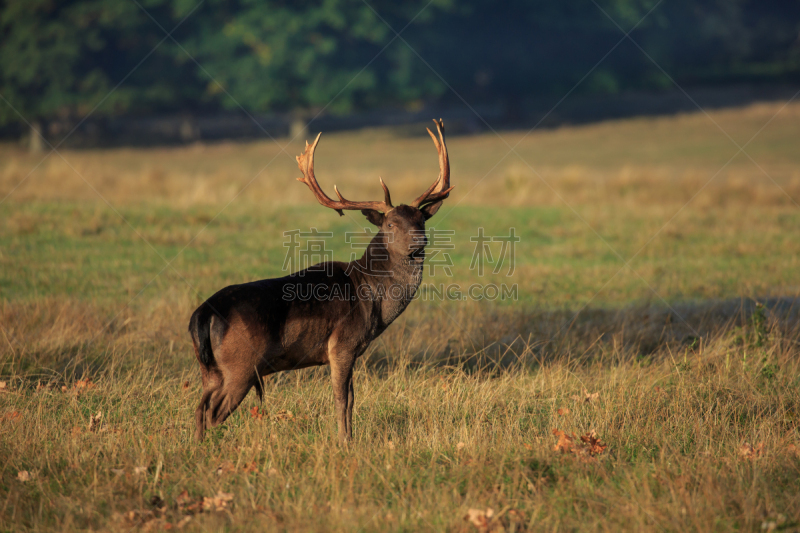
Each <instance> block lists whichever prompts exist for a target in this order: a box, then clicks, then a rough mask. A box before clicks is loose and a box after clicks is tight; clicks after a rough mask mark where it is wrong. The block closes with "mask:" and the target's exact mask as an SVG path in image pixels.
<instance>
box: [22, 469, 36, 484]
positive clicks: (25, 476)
mask: <svg viewBox="0 0 800 533" xmlns="http://www.w3.org/2000/svg"><path fill="white" fill-rule="evenodd" d="M34 477H36V476H34V475H33V474H31V473H30V472H28V471H27V470H20V471H19V472H17V480H19V481H21V482H22V483H27V482H28V481H30V480H32V479H33V478H34Z"/></svg>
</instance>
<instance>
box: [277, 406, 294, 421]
mask: <svg viewBox="0 0 800 533" xmlns="http://www.w3.org/2000/svg"><path fill="white" fill-rule="evenodd" d="M272 418H273V419H274V420H294V415H293V414H292V412H291V411H287V410H286V409H281V410H280V411H278V412H277V413H275V414H274V415H272Z"/></svg>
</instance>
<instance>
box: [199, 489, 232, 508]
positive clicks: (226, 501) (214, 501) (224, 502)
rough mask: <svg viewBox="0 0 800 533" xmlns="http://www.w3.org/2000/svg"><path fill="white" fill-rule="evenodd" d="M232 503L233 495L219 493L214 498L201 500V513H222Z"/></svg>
mask: <svg viewBox="0 0 800 533" xmlns="http://www.w3.org/2000/svg"><path fill="white" fill-rule="evenodd" d="M232 501H233V494H231V493H229V492H222V491H219V492H217V494H216V495H215V496H211V497H208V496H207V497H205V498H203V511H207V512H210V511H224V510H225V509H227V508H228V506H229V505H230V504H231V502H232Z"/></svg>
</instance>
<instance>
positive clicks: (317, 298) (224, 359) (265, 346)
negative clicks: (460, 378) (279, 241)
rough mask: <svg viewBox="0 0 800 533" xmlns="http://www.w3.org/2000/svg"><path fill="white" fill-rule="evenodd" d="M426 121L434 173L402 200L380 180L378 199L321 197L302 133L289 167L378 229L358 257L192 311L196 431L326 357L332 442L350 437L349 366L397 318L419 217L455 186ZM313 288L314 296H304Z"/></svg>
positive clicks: (416, 251)
mask: <svg viewBox="0 0 800 533" xmlns="http://www.w3.org/2000/svg"><path fill="white" fill-rule="evenodd" d="M434 123H435V124H436V130H437V135H438V137H437V135H434V134H433V132H432V131H431V130H430V128H427V131H428V134H429V135H430V136H431V139H433V143H434V145H435V146H436V151H437V152H438V156H439V176H438V178H437V179H436V180H435V181H434V182H433V184H432V185H431V186H430V187H428V189H427V190H425V192H423V193H422V194H421V195H420V196H418V197H417V198H416V199H415V200H414V201H413V202H411V203H410V204H408V205H405V204H400V205H398V206H394V205H392V199H391V194H390V193H389V189H388V187H387V186H386V184H385V183H384V181H383V179H382V178H379V180H380V184H381V187H382V188H383V192H384V199H383V201H366V202H354V201H350V200H347V199H346V198H344V197H343V196H342V194H341V193H340V192H339V189H338V188H337V187H336V186H334V191H335V192H336V195H337V196H338V200H333V199H331V198H330V197H329V196H327V195H326V194H325V193H324V192H323V190H322V188H321V187H320V185H319V183H318V182H317V178H316V176H315V174H314V152H315V150H316V148H317V145H318V144H319V139H320V137H321V135H322V134H321V133H320V134H319V135H317V138H316V139H315V140H314V143H313V144H311V145H309V144H308V141H306V145H305V151H304V152H303V153H302V154H301V155H299V156H297V158H296V159H297V166H298V168H299V169H300V172H301V173H302V174H303V177H301V178H297V180H298V181H300V182H302V183H304V184H306V185H307V186H308V188H309V189H310V190H311V192H312V193H313V195H314V197H315V198H316V200H317V201H318V202H319V203H320V204H321V205H322V206H323V207H327V208H330V209H333V210H334V211H336V212H337V213H338V214H339V216H343V215H344V210H354V211H361V213H362V214H363V215H364V216H365V217H366V219H367V220H368V221H369V222H370V223H371V224H373V225H375V226H377V228H378V231H377V233H376V234H375V236H374V237H373V238H372V240H371V241H370V243H369V245H368V246H367V248H366V250H365V251H364V254H363V256H362V257H361V258H359V259H357V260H354V261H350V262H348V263H345V262H338V261H326V262H322V263H320V264H318V265H314V266H311V267H308V268H306V269H303V270H300V271H298V272H294V273H292V274H290V275H288V276H284V277H281V278H273V279H264V280H260V281H252V282H249V283H243V284H240V285H231V286H228V287H225V288H223V289H221V290H220V291H218V292H217V293H215V294H214V295H213V296H211V297H210V298H208V300H206V301H205V302H203V303H202V304H201V305H200V306H199V307H198V308H197V309H196V310H195V311H194V313H193V314H192V317H191V319H190V321H189V334H190V335H191V338H192V344H193V346H194V353H195V357H196V358H197V361H198V363H199V364H200V370H201V375H202V386H203V392H202V397H201V399H200V404H199V405H198V406H197V409H196V411H195V426H196V431H195V438H196V439H197V440H198V441H202V440H203V438H204V435H205V431H206V429H208V428H212V427H215V426H217V425H219V424H222V423H223V422H224V421H225V420H226V419H227V418H228V417H229V416H230V415H231V413H233V412H234V411H235V410H236V408H237V407H238V406H239V405H240V404H241V402H242V401H243V400H244V398H245V397H246V396H247V394H248V392H249V391H250V389H253V388H254V389H255V390H256V394H257V395H258V398H259V400H261V401H262V402H263V394H264V390H263V387H264V385H263V383H264V381H263V378H264V377H266V376H268V375H270V374H274V373H276V372H283V371H289V370H295V369H301V368H307V367H311V366H319V365H330V375H331V383H332V386H333V398H334V410H335V416H336V423H337V429H338V440H339V442H340V443H342V444H347V443H350V442H351V441H352V439H353V403H354V392H353V368H354V366H355V362H356V359H358V358H359V357H360V356H361V355H363V354H364V352H365V351H366V350H367V348H368V347H369V345H370V344H371V343H372V341H374V340H375V339H376V338H377V337H378V336H380V335H381V333H383V332H384V331H385V330H386V328H388V327H389V325H391V324H392V322H394V320H395V319H397V317H399V316H400V315H401V314H402V313H403V311H405V309H406V307H408V305H409V303H410V302H411V300H412V299H413V298H414V295H415V294H416V291H417V289H418V288H419V286H420V283H421V282H422V271H423V264H424V261H425V246H427V244H428V241H427V238H426V236H425V222H426V221H427V220H428V219H430V218H431V217H432V216H434V215H435V214H436V212H437V211H438V210H439V208H440V207H441V206H442V203H443V202H444V200H445V199H446V198H447V197H448V196H449V195H450V191H452V190H453V188H454V187H451V186H450V160H449V158H448V154H447V146H446V145H445V131H444V122H443V121H442V119H439V120H434ZM309 295H313V296H312V297H308V296H309Z"/></svg>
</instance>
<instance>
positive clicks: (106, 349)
mask: <svg viewBox="0 0 800 533" xmlns="http://www.w3.org/2000/svg"><path fill="white" fill-rule="evenodd" d="M444 118H445V122H447V117H444ZM798 119H800V104H798V103H790V104H788V105H786V106H784V105H783V104H782V103H760V104H754V105H751V106H748V107H744V108H738V109H723V110H719V111H714V112H711V113H710V114H709V115H708V116H706V115H704V114H702V113H692V114H681V115H675V116H667V117H649V118H646V117H645V118H635V119H626V120H619V121H609V122H603V123H598V124H590V125H582V126H563V127H560V128H557V129H551V130H536V131H534V132H532V133H529V132H527V131H500V132H499V133H497V134H496V133H494V132H487V133H483V134H480V135H463V136H459V135H451V136H450V137H449V138H448V148H449V152H450V158H451V161H452V183H453V184H454V185H455V186H456V189H455V191H454V192H453V194H452V195H451V197H450V199H448V200H447V202H446V203H445V205H444V207H443V208H442V209H441V210H440V211H439V213H438V214H437V215H436V216H435V217H434V218H433V219H431V221H430V223H429V228H431V227H433V228H434V230H433V231H434V232H440V233H441V234H442V235H444V236H445V238H444V240H443V242H442V243H441V245H440V246H438V247H436V246H434V247H432V248H436V249H438V253H437V254H435V255H433V254H431V255H432V256H431V257H430V258H429V259H430V260H431V262H432V263H434V264H433V265H431V267H429V268H428V269H426V272H425V279H424V281H423V284H424V288H425V290H424V291H423V292H422V295H421V297H420V298H419V299H418V300H417V301H415V302H413V303H412V304H411V305H410V307H409V309H408V310H407V311H406V312H405V313H404V314H403V315H402V316H401V317H400V318H399V319H398V320H397V322H396V323H395V324H393V325H392V326H391V327H390V328H389V330H387V331H386V332H385V333H384V334H383V335H382V336H381V337H380V338H379V339H378V340H377V341H376V342H374V343H373V345H372V346H371V347H370V349H369V350H368V352H367V353H366V354H365V355H364V356H363V357H362V358H361V359H360V361H359V364H358V367H357V370H356V377H355V394H356V405H355V412H354V419H355V420H354V443H353V445H352V446H350V447H349V448H342V447H340V446H339V445H338V444H337V442H336V440H335V438H334V436H335V420H334V417H333V399H332V393H331V389H330V384H329V380H328V377H327V369H325V368H318V369H309V370H300V371H294V372H289V373H285V374H280V375H275V376H271V377H268V378H266V380H265V389H266V390H265V397H264V402H263V403H259V402H258V400H257V398H256V396H255V394H251V395H250V396H249V397H248V398H247V399H246V400H245V402H244V403H243V405H242V406H241V407H240V408H239V410H238V411H237V412H236V413H235V414H234V415H233V416H232V417H231V418H229V419H228V421H227V422H226V423H225V424H224V425H223V426H221V427H219V428H216V429H214V430H212V431H210V432H209V434H208V436H207V438H206V440H205V441H204V442H202V443H197V442H195V441H193V440H192V434H193V413H194V409H195V407H196V404H197V402H198V401H199V396H200V395H199V391H200V383H199V371H198V368H197V363H196V362H195V360H194V355H193V351H192V348H191V342H190V339H189V336H188V334H187V333H186V327H187V324H188V319H189V316H190V315H191V312H192V311H193V310H194V308H195V307H196V306H197V305H198V304H199V303H200V302H202V301H203V300H204V299H205V298H207V297H208V296H210V295H211V294H213V293H214V292H215V291H216V290H218V289H219V288H221V287H223V286H225V285H228V284H232V283H240V282H243V281H249V280H253V279H259V278H265V277H273V276H279V275H282V273H283V272H284V271H285V270H286V268H292V267H296V266H297V263H296V262H293V261H294V259H292V261H287V253H289V252H290V250H292V249H291V247H290V246H287V243H288V240H287V239H288V237H287V235H286V234H285V232H291V231H296V230H299V231H301V232H310V231H311V229H312V228H315V229H316V230H318V231H320V232H330V236H327V237H325V239H324V241H325V250H326V252H325V253H330V257H332V258H334V259H337V260H347V259H349V258H350V255H351V254H353V253H358V247H357V246H354V245H353V243H354V242H356V241H357V240H358V239H355V238H353V237H352V236H353V235H356V234H362V233H363V231H364V228H365V227H366V226H367V222H366V221H365V220H364V219H363V217H361V215H360V214H357V213H347V216H345V217H341V218H340V217H338V216H337V215H336V214H335V213H334V212H332V211H330V210H327V209H324V208H322V207H320V206H318V205H317V204H316V203H315V201H314V199H313V197H312V195H311V194H310V192H309V191H308V190H307V188H306V187H305V186H304V185H302V184H299V183H297V182H295V181H294V178H296V177H297V176H298V175H299V172H298V170H297V168H296V163H295V161H294V156H295V155H297V154H299V153H300V152H301V150H302V144H301V141H300V140H299V139H298V140H294V141H291V142H290V141H289V140H288V139H278V140H277V142H273V141H271V140H264V141H258V142H249V143H217V144H202V143H198V144H194V145H190V146H184V147H171V148H137V149H134V148H118V149H104V150H88V149H87V150H59V153H57V154H55V153H54V154H51V155H49V156H48V157H47V158H46V159H44V160H43V161H42V157H43V156H38V157H37V156H32V155H29V154H27V153H25V152H24V151H22V150H21V149H20V148H19V147H17V146H14V145H11V144H6V145H0V199H2V198H5V200H3V201H2V203H0V334H1V335H0V457H2V461H1V462H0V463H1V464H0V529H2V530H8V531H29V530H31V531H32V530H37V531H40V530H59V531H64V530H122V529H134V530H139V529H141V530H149V531H158V530H170V529H184V530H188V531H221V530H224V531H249V530H269V531H272V530H275V531H296V530H325V531H386V530H398V531H441V530H452V531H619V530H658V531H661V530H666V531H756V530H757V531H762V530H768V531H773V530H776V531H795V530H798V529H799V528H800V428H799V427H798V416H800V359H799V358H798V346H799V343H800V327H798V326H799V325H800V324H798V304H799V303H800V301H798V296H800V283H799V282H798V281H797V272H798V268H799V267H800V263H798V257H800V239H798V228H800V209H798V207H800V206H799V205H798V202H800V151H798V150H797V139H798V138H800V137H799V136H800V120H798ZM424 126H425V125H420V126H419V127H414V128H406V127H404V128H399V129H375V130H365V131H359V132H342V133H331V134H325V133H323V138H322V141H321V143H320V145H319V148H318V150H317V157H316V170H317V176H318V178H319V180H320V184H321V185H322V187H323V188H324V189H325V190H326V191H328V192H329V194H331V193H332V189H333V184H334V183H335V184H337V185H338V186H339V189H340V190H341V191H342V193H343V194H344V195H346V196H347V197H349V198H353V199H378V198H380V197H381V192H380V191H381V190H380V186H379V183H378V176H382V177H383V179H384V180H385V181H386V182H387V184H388V185H389V187H390V188H391V191H392V197H393V199H394V200H395V203H397V202H398V201H406V202H407V201H410V200H411V199H412V198H414V197H415V196H416V195H418V194H419V193H420V192H421V191H422V190H424V189H425V188H426V187H427V186H428V185H429V184H430V183H431V182H432V181H433V179H435V177H436V173H437V163H436V157H435V150H434V148H433V146H432V144H431V142H430V139H429V138H428V137H427V135H425V134H424ZM312 130H313V125H312ZM739 147H743V148H744V150H743V151H740V149H739ZM481 228H482V230H481ZM512 230H513V231H514V235H516V236H517V237H518V238H519V241H518V242H517V243H516V244H515V246H514V250H513V252H514V253H513V256H512V254H511V253H510V249H506V250H505V251H504V250H503V248H502V246H503V244H502V242H503V241H502V238H503V237H506V236H509V235H510V234H511V231H512ZM480 231H483V232H484V233H483V234H485V235H487V236H493V237H497V239H496V240H495V241H490V242H489V243H488V245H487V246H488V248H487V250H489V252H490V254H489V255H486V254H485V253H483V254H478V255H479V256H480V258H481V259H482V260H484V270H483V272H480V271H479V269H478V268H477V262H479V261H478V259H477V258H476V241H475V238H476V236H478V235H480V234H481V233H480ZM348 239H350V240H349V241H348ZM301 241H302V239H301ZM303 242H305V241H303ZM504 252H506V253H504ZM290 255H291V254H290ZM501 263H502V264H501ZM472 285H479V286H481V287H486V286H489V285H493V286H503V285H505V286H508V287H514V288H515V290H514V291H510V292H509V294H508V296H509V297H508V298H496V299H493V298H490V297H484V298H482V299H476V298H469V297H467V295H466V294H465V293H466V292H467V288H468V287H470V286H472ZM440 286H444V287H457V288H458V289H459V291H456V292H455V293H453V292H451V293H450V295H449V296H448V295H447V293H446V292H445V293H444V295H443V296H442V295H439V293H438V292H437V287H440ZM477 294H479V295H484V296H486V293H484V292H480V291H479V292H478V293H477ZM581 437H584V439H583V440H582V439H581ZM597 439H599V441H598V440H597Z"/></svg>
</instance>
